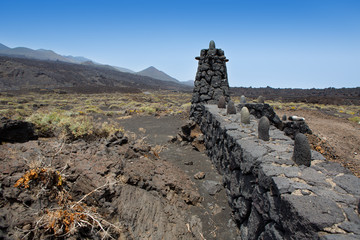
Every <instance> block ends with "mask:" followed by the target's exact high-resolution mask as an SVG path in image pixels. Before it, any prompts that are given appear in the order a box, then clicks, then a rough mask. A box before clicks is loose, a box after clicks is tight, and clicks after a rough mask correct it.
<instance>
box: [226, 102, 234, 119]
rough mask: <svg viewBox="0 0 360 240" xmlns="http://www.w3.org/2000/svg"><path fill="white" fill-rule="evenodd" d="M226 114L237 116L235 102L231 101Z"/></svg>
mask: <svg viewBox="0 0 360 240" xmlns="http://www.w3.org/2000/svg"><path fill="white" fill-rule="evenodd" d="M226 113H227V114H228V115H229V114H236V108H235V104H234V102H233V101H231V100H230V101H229V103H228V105H227V111H226Z"/></svg>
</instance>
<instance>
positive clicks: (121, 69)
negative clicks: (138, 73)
mask: <svg viewBox="0 0 360 240" xmlns="http://www.w3.org/2000/svg"><path fill="white" fill-rule="evenodd" d="M112 67H113V68H115V69H117V70H119V71H120V72H127V73H135V71H133V70H131V69H128V68H123V67H116V66H112Z"/></svg>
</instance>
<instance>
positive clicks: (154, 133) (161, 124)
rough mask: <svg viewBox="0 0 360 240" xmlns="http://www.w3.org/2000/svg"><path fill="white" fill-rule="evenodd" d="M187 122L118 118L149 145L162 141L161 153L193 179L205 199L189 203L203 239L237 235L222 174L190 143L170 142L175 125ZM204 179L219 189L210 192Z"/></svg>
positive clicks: (236, 236) (162, 156) (175, 130)
mask: <svg viewBox="0 0 360 240" xmlns="http://www.w3.org/2000/svg"><path fill="white" fill-rule="evenodd" d="M185 122H186V120H185V119H181V118H178V117H162V118H155V117H152V116H146V117H133V118H130V119H124V120H120V123H121V125H122V126H123V127H124V128H125V129H126V130H128V131H131V132H134V133H135V134H137V135H138V137H139V136H141V137H145V138H146V141H147V142H148V143H149V144H150V145H153V146H155V145H161V146H163V149H162V151H161V153H160V157H161V158H162V159H164V160H166V161H169V162H171V163H172V164H174V165H175V166H178V167H179V168H180V169H182V170H183V171H184V172H185V173H186V174H187V175H188V176H189V178H190V179H191V180H192V182H193V183H194V185H195V187H196V188H197V190H198V192H199V194H200V196H202V197H203V198H204V199H203V201H202V202H201V203H200V204H199V205H197V206H190V209H189V211H190V214H191V215H196V216H198V217H199V218H200V219H201V222H202V229H203V236H204V238H205V239H207V240H209V239H240V236H239V234H238V229H237V227H236V226H235V223H234V222H233V220H232V219H231V210H230V207H229V205H228V203H227V197H226V192H225V189H224V188H223V186H222V177H221V175H220V174H218V173H217V171H216V169H214V167H213V165H212V163H211V161H210V159H209V158H208V157H207V156H206V155H205V154H204V153H201V152H198V151H195V150H194V149H193V148H192V146H190V145H185V146H181V145H180V144H177V143H170V142H169V140H170V139H171V138H172V137H174V136H175V135H176V134H177V132H178V128H179V127H180V126H182V125H183V124H184V123H185ZM198 172H204V173H205V178H204V179H201V180H195V179H194V177H193V176H194V174H196V173H198ZM207 183H217V186H216V187H218V189H219V192H217V193H215V194H214V195H210V194H209V192H211V191H212V190H210V191H209V187H208V185H207Z"/></svg>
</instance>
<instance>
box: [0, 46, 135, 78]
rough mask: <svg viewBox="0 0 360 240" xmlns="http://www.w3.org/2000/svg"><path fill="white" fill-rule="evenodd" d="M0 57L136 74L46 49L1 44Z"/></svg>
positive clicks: (121, 68) (125, 69)
mask: <svg viewBox="0 0 360 240" xmlns="http://www.w3.org/2000/svg"><path fill="white" fill-rule="evenodd" d="M0 55H5V56H12V57H21V58H32V59H39V60H51V61H62V62H68V63H78V64H85V65H98V66H101V67H104V68H107V69H112V70H116V71H120V72H128V73H135V72H134V71H132V70H130V69H127V68H123V67H117V66H110V65H104V64H101V63H97V62H94V61H92V60H91V59H89V58H85V57H81V56H76V57H74V56H71V55H68V56H65V55H60V54H57V53H55V52H54V51H51V50H45V49H38V50H33V49H30V48H25V47H17V48H9V47H7V46H5V45H4V44H1V43H0Z"/></svg>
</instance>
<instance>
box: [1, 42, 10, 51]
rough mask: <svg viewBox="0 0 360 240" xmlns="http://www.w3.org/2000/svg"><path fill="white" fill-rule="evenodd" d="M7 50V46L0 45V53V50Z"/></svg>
mask: <svg viewBox="0 0 360 240" xmlns="http://www.w3.org/2000/svg"><path fill="white" fill-rule="evenodd" d="M8 49H10V48H9V47H7V46H5V45H4V44H1V43H0V51H1V50H8Z"/></svg>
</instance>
